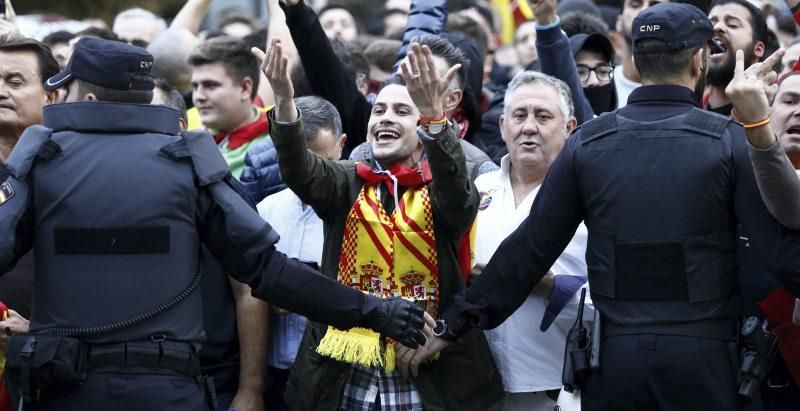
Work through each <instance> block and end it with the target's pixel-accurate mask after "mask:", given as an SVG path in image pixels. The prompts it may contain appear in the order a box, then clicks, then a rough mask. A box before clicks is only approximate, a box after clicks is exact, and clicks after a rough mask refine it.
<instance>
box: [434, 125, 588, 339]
mask: <svg viewBox="0 0 800 411" xmlns="http://www.w3.org/2000/svg"><path fill="white" fill-rule="evenodd" d="M578 139H579V133H575V134H573V135H572V136H571V137H569V138H568V139H567V142H566V144H565V145H564V148H563V149H562V150H561V153H559V155H558V157H557V158H556V160H555V161H554V162H553V165H552V166H551V167H550V170H549V172H548V173H547V176H546V177H545V179H544V182H543V183H542V187H541V189H540V192H539V194H538V195H537V196H536V200H534V202H533V206H532V207H531V212H530V215H529V216H528V218H526V219H525V221H523V223H522V224H521V225H520V226H519V227H518V228H517V229H516V230H515V231H514V232H513V233H511V235H509V236H508V237H507V238H506V239H505V240H504V241H503V242H502V243H501V244H500V247H499V248H498V249H497V251H496V252H495V253H494V255H493V257H492V258H491V260H489V263H488V264H487V265H486V268H484V269H483V272H482V273H481V275H480V276H479V277H478V278H477V280H475V281H473V282H472V284H471V285H470V286H469V288H467V290H466V292H465V293H464V294H462V295H457V296H456V298H455V303H454V304H453V306H451V307H450V308H449V309H448V310H447V311H446V312H445V313H444V315H443V318H444V320H445V322H446V323H447V324H448V327H449V329H450V332H451V334H450V338H451V339H452V338H456V337H458V336H459V335H462V334H463V333H465V332H466V331H468V330H469V328H471V327H472V326H478V327H480V328H482V329H491V328H495V327H497V326H498V325H500V324H502V323H503V321H505V320H506V318H508V317H509V316H510V315H511V314H513V313H514V311H516V310H517V308H519V306H520V305H522V303H523V302H524V301H525V299H526V298H527V296H528V294H529V293H530V292H531V290H532V289H533V288H534V287H535V286H536V284H537V283H538V282H539V280H541V278H542V277H543V276H544V275H545V274H546V273H547V271H548V270H549V269H550V267H551V266H552V265H553V263H554V262H555V261H556V259H557V258H558V256H559V255H561V253H562V252H563V251H564V248H565V247H566V246H567V244H569V242H570V240H571V239H572V237H573V236H574V234H575V231H576V230H577V228H578V226H579V225H580V223H581V221H582V220H583V208H582V203H581V199H580V193H579V186H578V181H577V175H576V173H577V171H576V169H575V166H574V161H575V157H576V155H577V154H576V151H577V147H578V146H579V144H580V143H579V140H578Z"/></svg>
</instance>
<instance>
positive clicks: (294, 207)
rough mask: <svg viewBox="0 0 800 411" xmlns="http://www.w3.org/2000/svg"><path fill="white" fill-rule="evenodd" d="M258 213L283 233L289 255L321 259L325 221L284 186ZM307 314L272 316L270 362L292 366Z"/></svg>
mask: <svg viewBox="0 0 800 411" xmlns="http://www.w3.org/2000/svg"><path fill="white" fill-rule="evenodd" d="M258 213H259V214H260V215H261V217H262V218H264V220H266V221H267V222H269V223H270V225H272V228H273V229H275V231H277V232H278V234H280V236H281V239H280V241H279V242H278V244H276V246H275V247H276V248H277V250H278V251H280V252H282V253H284V254H286V255H287V256H288V257H289V258H295V259H297V260H300V261H305V262H315V263H317V264H320V263H321V261H322V242H323V234H322V220H320V218H319V217H317V215H316V214H315V213H314V210H312V209H311V207H308V206H306V207H305V208H304V207H303V202H302V201H300V199H299V198H298V197H297V196H296V195H295V194H294V193H293V192H292V190H289V189H285V190H283V191H280V192H277V193H275V194H272V195H270V196H268V197H267V198H265V199H264V200H263V201H262V202H260V203H259V204H258ZM306 322H307V320H306V317H303V316H302V315H299V314H295V313H291V314H288V315H270V316H269V329H270V333H269V348H268V349H267V361H268V363H269V365H270V366H272V367H275V368H280V369H288V368H291V366H292V364H294V358H295V356H296V355H297V348H298V346H299V345H300V340H301V339H302V338H303V333H304V332H305V329H306Z"/></svg>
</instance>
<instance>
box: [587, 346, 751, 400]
mask: <svg viewBox="0 0 800 411" xmlns="http://www.w3.org/2000/svg"><path fill="white" fill-rule="evenodd" d="M736 356H737V351H736V349H735V343H734V342H733V341H723V340H716V339H709V338H699V337H683V336H672V335H654V334H634V335H617V336H611V337H606V338H604V340H603V345H602V350H601V356H600V370H599V371H595V372H594V373H593V374H592V376H591V377H590V378H589V380H588V381H587V382H586V384H585V386H584V388H583V390H582V392H581V403H582V409H583V410H584V411H586V410H604V411H607V410H648V411H649V410H676V411H677V410H680V411H686V410H736V409H737V407H738V404H737V398H736V391H737V385H736V373H737V371H738V370H736V369H734V367H735V366H736V363H737V361H738V360H737V358H735V357H736Z"/></svg>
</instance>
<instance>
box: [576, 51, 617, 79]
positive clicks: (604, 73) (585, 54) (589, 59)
mask: <svg viewBox="0 0 800 411" xmlns="http://www.w3.org/2000/svg"><path fill="white" fill-rule="evenodd" d="M575 65H576V66H577V68H578V78H580V80H581V86H583V87H584V88H586V87H599V86H605V85H606V84H608V83H610V82H611V78H610V76H611V75H612V74H610V73H611V72H613V70H614V69H613V68H612V67H611V66H610V65H609V64H608V61H607V60H606V59H605V57H604V56H603V53H598V52H596V51H592V50H581V51H579V52H578V54H576V55H575ZM585 73H589V77H588V78H586V74H585ZM598 73H599V74H600V75H599V77H600V78H602V80H601V79H600V78H598Z"/></svg>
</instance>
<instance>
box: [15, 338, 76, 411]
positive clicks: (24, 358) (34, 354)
mask: <svg viewBox="0 0 800 411" xmlns="http://www.w3.org/2000/svg"><path fill="white" fill-rule="evenodd" d="M86 350H87V346H86V344H85V343H83V342H81V341H80V340H78V339H76V338H71V337H61V336H52V335H25V334H20V335H14V336H11V337H9V340H8V348H7V349H6V367H5V381H6V384H7V386H8V390H9V392H10V393H11V400H12V403H13V404H14V408H15V409H18V410H19V409H35V407H36V392H37V390H38V389H40V388H51V387H64V386H70V385H78V384H81V383H83V381H85V380H86V361H85V359H86Z"/></svg>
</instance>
